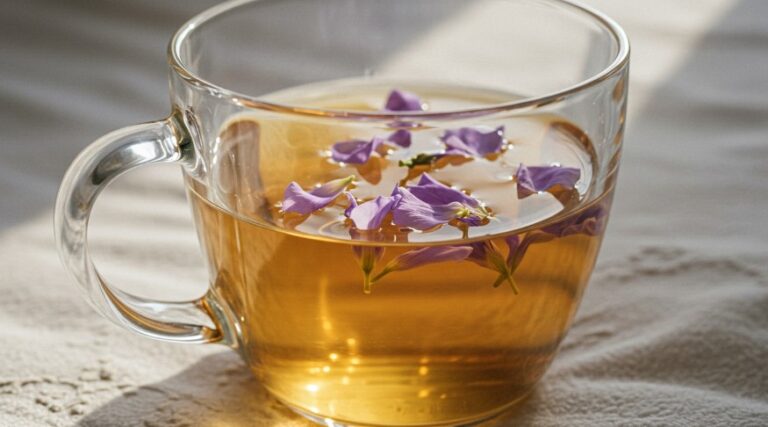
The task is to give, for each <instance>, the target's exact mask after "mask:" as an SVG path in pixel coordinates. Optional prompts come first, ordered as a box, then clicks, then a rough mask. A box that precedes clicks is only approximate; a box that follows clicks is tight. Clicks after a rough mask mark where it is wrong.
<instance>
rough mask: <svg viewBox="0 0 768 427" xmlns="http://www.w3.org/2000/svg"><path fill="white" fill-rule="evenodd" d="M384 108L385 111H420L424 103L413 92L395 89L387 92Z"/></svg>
mask: <svg viewBox="0 0 768 427" xmlns="http://www.w3.org/2000/svg"><path fill="white" fill-rule="evenodd" d="M384 109H385V110H387V111H422V110H424V104H423V103H422V102H421V99H419V97H418V96H416V95H415V94H413V93H411V92H406V91H404V90H398V89H395V90H393V91H391V92H390V93H389V96H388V97H387V102H386V103H385V104H384Z"/></svg>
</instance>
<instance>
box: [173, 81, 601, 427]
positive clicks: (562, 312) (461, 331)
mask: <svg viewBox="0 0 768 427" xmlns="http://www.w3.org/2000/svg"><path fill="white" fill-rule="evenodd" d="M406 89H407V90H403V89H398V90H393V91H391V92H388V89H387V88H386V87H384V86H371V85H366V84H345V85H343V86H317V87H310V88H306V87H305V88H301V89H300V90H299V89H296V90H291V91H286V92H282V93H279V94H275V95H273V97H274V98H275V99H279V100H280V101H281V102H285V101H286V100H288V101H291V102H293V103H295V104H301V105H313V106H319V107H322V108H326V109H339V110H341V109H344V110H363V111H364V110H372V109H373V110H375V109H381V108H384V109H392V110H393V111H402V110H403V109H411V110H417V109H421V110H423V109H430V108H432V109H451V108H462V107H464V106H466V105H478V104H480V105H482V104H484V103H488V104H492V103H495V102H498V100H499V99H501V98H504V99H508V98H509V94H494V93H491V92H487V91H482V90H470V89H467V88H460V87H434V86H424V87H419V86H415V87H414V86H408V87H406ZM340 94H341V95H340ZM388 95H389V96H388ZM383 100H386V105H385V106H384V107H382V102H383ZM331 122H332V121H331ZM219 142H220V147H219V148H220V149H221V150H222V154H221V156H220V159H219V164H218V165H217V166H218V168H219V172H218V173H219V176H218V177H217V179H218V183H217V184H218V185H215V186H214V187H213V188H214V189H215V191H214V190H211V189H209V190H208V191H206V190H204V189H205V188H207V187H205V186H203V185H200V184H199V183H198V182H196V181H195V179H194V178H191V177H188V181H187V183H188V189H189V197H190V199H191V201H192V205H193V210H194V214H195V219H196V222H197V225H198V230H199V233H200V239H201V241H202V245H203V247H204V250H205V253H206V255H207V259H208V262H209V264H210V267H211V268H210V271H211V272H212V277H211V281H212V283H213V292H215V293H217V294H219V295H220V296H222V297H223V298H221V299H222V300H224V301H227V302H228V303H229V308H228V309H229V310H230V311H231V312H232V317H233V318H234V319H235V321H236V322H237V323H238V324H239V327H237V329H238V330H239V331H241V336H240V337H239V343H238V345H239V350H240V351H241V352H242V354H243V355H244V357H245V358H246V360H247V361H248V362H249V364H250V366H252V367H253V369H254V371H255V373H256V375H257V376H258V378H259V379H260V380H261V382H262V383H263V384H264V386H265V387H267V388H268V389H269V390H270V391H271V392H272V393H273V394H274V395H275V396H277V397H278V398H279V399H281V400H282V401H284V402H285V403H286V404H288V405H290V406H291V407H293V408H295V409H297V410H299V411H301V412H304V413H306V414H307V415H308V416H310V417H314V418H316V419H323V418H325V417H328V418H333V419H334V420H337V421H340V422H350V423H354V422H355V421H356V420H372V419H375V420H379V422H378V424H379V425H388V426H396V425H418V424H429V423H436V424H440V423H443V424H451V423H461V422H462V421H466V420H475V419H477V418H478V414H483V413H485V414H487V415H492V414H495V413H497V412H499V411H500V410H501V409H503V408H504V407H506V406H509V405H511V404H513V403H514V402H516V401H518V400H519V399H521V398H523V397H524V396H525V395H526V394H527V393H528V392H529V391H530V390H531V388H532V386H533V384H534V383H536V381H537V380H538V379H539V378H540V377H541V376H542V375H543V373H544V371H545V370H546V368H547V366H548V364H549V363H550V361H551V360H552V358H553V357H554V355H555V352H556V350H557V347H558V344H559V343H560V341H561V340H562V339H563V337H564V334H565V332H566V331H567V330H568V327H569V323H570V322H571V320H572V318H573V315H574V313H575V311H576V308H577V306H578V304H579V301H580V298H581V295H582V292H583V291H584V287H585V286H586V283H587V280H588V278H589V276H590V273H591V270H592V267H593V265H594V262H595V258H596V256H597V253H598V249H599V246H600V241H601V238H602V230H603V229H604V226H605V221H606V219H607V214H608V212H607V207H608V206H609V202H610V200H608V199H609V198H610V194H611V190H610V187H609V190H608V191H605V192H603V194H597V195H595V194H591V193H590V190H591V181H592V177H593V161H594V153H593V152H592V151H591V150H592V146H591V144H590V142H589V139H588V138H587V137H586V136H585V135H584V134H583V133H582V132H581V131H580V130H579V128H578V127H576V126H575V125H573V124H572V123H570V122H569V121H567V120H565V119H564V118H562V117H558V116H554V115H544V114H536V115H529V116H514V117H502V118H497V119H496V120H495V121H493V122H489V121H488V120H487V119H485V120H484V121H483V122H482V123H473V122H471V120H470V121H468V122H466V123H461V124H459V125H456V126H453V124H452V125H451V127H449V128H446V127H445V126H444V125H442V124H435V123H419V122H417V121H413V122H405V123H403V122H393V123H391V124H389V125H388V126H387V127H383V128H372V127H370V126H369V127H366V126H364V125H360V124H358V125H357V127H350V126H349V125H348V124H344V123H341V122H339V123H334V124H331V125H329V124H328V119H327V118H326V119H325V121H323V122H322V123H320V122H317V121H315V120H313V119H312V118H311V117H307V118H306V119H296V118H293V119H292V120H291V121H285V120H282V119H279V118H275V117H270V116H269V115H268V114H264V115H261V116H255V115H254V116H239V117H235V118H233V119H232V120H230V122H229V123H228V125H227V126H226V127H225V128H224V129H223V130H222V131H221V133H220V141H219ZM254 171H258V172H254Z"/></svg>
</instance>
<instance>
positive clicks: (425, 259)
mask: <svg viewBox="0 0 768 427" xmlns="http://www.w3.org/2000/svg"><path fill="white" fill-rule="evenodd" d="M470 253H472V248H471V247H468V246H427V247H425V248H421V249H415V250H412V251H408V252H406V253H404V254H401V255H399V256H397V257H396V258H395V259H393V260H392V261H390V262H389V263H388V264H387V265H386V266H385V267H384V271H385V272H387V273H389V272H392V271H403V270H410V269H412V268H416V267H420V266H422V265H426V264H435V263H438V262H446V261H461V260H464V259H466V258H467V257H468V256H469V254H470Z"/></svg>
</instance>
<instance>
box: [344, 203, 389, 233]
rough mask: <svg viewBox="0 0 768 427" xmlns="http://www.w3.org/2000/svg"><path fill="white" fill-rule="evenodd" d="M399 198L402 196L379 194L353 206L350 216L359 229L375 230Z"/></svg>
mask: <svg viewBox="0 0 768 427" xmlns="http://www.w3.org/2000/svg"><path fill="white" fill-rule="evenodd" d="M399 200H400V196H393V197H383V196H379V197H377V198H375V199H373V200H369V201H367V202H365V203H363V204H362V205H360V206H357V207H355V208H353V209H352V210H351V212H350V215H349V218H350V219H351V220H352V222H354V223H355V227H357V228H358V229H359V230H375V229H377V228H379V227H380V226H381V221H382V220H384V217H385V216H387V214H388V213H390V212H391V211H392V207H393V206H395V205H396V204H397V202H398V201H399Z"/></svg>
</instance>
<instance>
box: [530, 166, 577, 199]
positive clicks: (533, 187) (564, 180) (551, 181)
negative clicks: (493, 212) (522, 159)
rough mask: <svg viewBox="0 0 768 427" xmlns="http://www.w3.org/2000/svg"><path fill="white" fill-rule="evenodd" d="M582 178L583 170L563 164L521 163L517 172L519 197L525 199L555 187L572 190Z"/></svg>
mask: <svg viewBox="0 0 768 427" xmlns="http://www.w3.org/2000/svg"><path fill="white" fill-rule="evenodd" d="M579 178H581V170H579V169H578V168H569V167H562V166H531V167H527V166H525V165H524V164H522V163H521V164H520V166H519V167H518V168H517V172H515V180H516V181H517V198H518V199H524V198H526V197H528V196H530V195H532V194H536V193H538V192H540V191H549V190H552V189H553V188H555V187H558V186H559V187H562V188H563V189H566V190H572V189H573V188H574V187H575V186H576V183H577V182H578V181H579Z"/></svg>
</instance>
